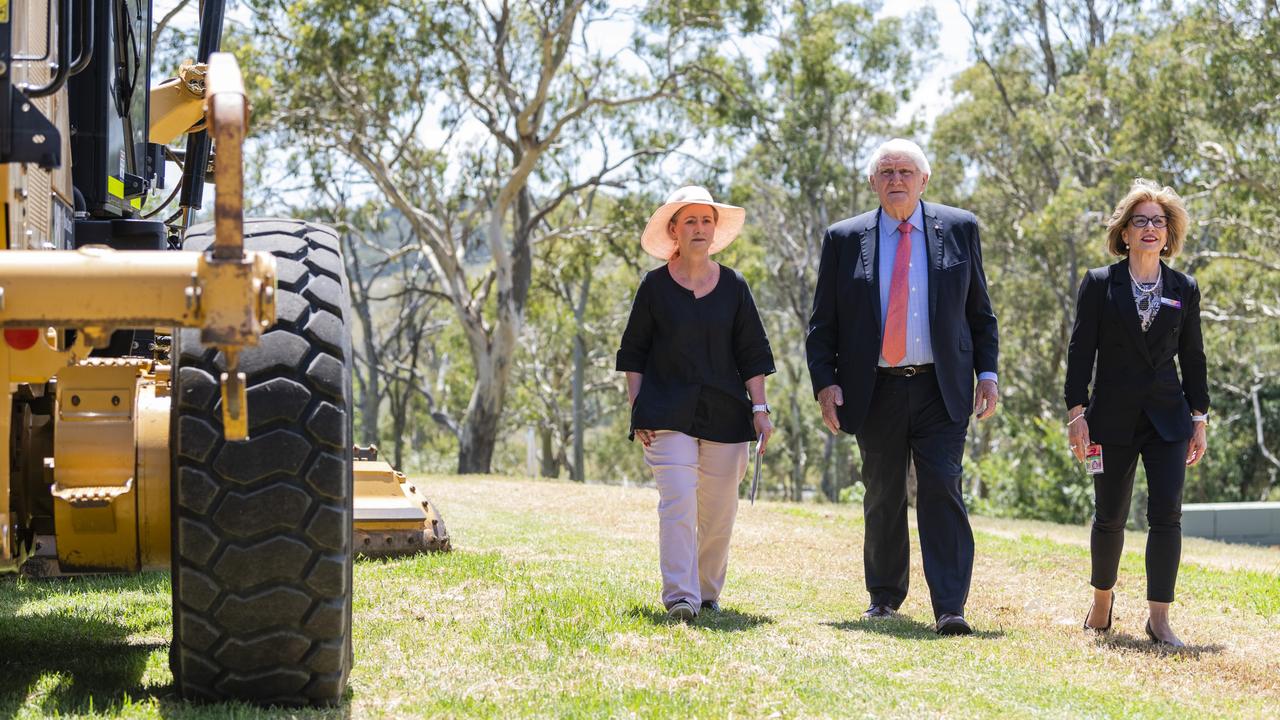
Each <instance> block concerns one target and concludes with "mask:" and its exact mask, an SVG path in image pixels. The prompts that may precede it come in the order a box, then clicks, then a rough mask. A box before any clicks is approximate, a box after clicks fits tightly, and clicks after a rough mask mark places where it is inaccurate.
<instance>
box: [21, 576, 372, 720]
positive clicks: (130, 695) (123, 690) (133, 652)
mask: <svg viewBox="0 0 1280 720" xmlns="http://www.w3.org/2000/svg"><path fill="white" fill-rule="evenodd" d="M119 593H130V594H131V595H135V596H136V595H142V596H143V599H140V600H138V601H137V603H136V604H135V603H134V602H133V599H132V598H131V599H130V601H129V603H128V605H127V606H126V607H125V608H123V609H122V608H119V607H118V603H111V602H110V600H111V597H112V596H113V595H116V594H119ZM160 601H163V603H164V605H165V606H166V612H164V613H157V612H156V607H155V605H156V604H157V602H160ZM169 602H170V600H169V580H168V576H167V575H166V574H163V573H145V574H141V575H127V576H126V575H121V576H92V577H83V576H82V577H60V578H42V579H33V578H21V579H19V578H16V577H13V576H9V577H0V720H3V719H6V718H12V717H15V716H17V715H20V714H21V715H28V716H29V715H32V714H36V715H40V716H66V715H87V714H103V715H118V714H121V713H126V712H129V711H130V709H131V707H132V708H133V709H132V712H133V713H136V712H138V710H137V709H136V707H133V706H138V705H142V706H146V705H150V704H151V703H152V702H155V703H156V709H157V710H158V711H159V713H160V715H161V716H162V717H165V718H183V717H196V718H210V717H215V718H216V717H273V716H281V717H290V718H299V717H305V718H313V717H324V718H344V717H349V716H350V706H349V705H348V704H347V703H346V702H344V704H343V705H342V706H340V707H337V708H327V709H316V710H310V709H307V710H298V709H277V708H261V707H257V706H254V705H247V704H244V703H238V702H236V703H208V704H198V703H189V702H187V701H185V700H183V699H181V698H180V697H179V696H178V694H177V691H176V689H175V688H174V686H173V684H172V682H169V683H166V684H154V683H146V684H144V681H143V678H144V676H145V675H146V672H147V667H148V664H153V661H152V656H153V655H154V654H155V653H156V652H157V651H160V652H164V651H166V650H167V649H168V647H169V641H168V640H169V636H170V633H171V629H170V624H169V618H170V615H169V613H168V611H167V606H168V604H169ZM108 603H110V604H109V605H108ZM104 606H107V607H110V609H109V610H104ZM113 613H118V615H117V614H113ZM161 662H162V663H164V664H166V665H167V664H168V657H167V653H165V657H164V659H163V660H162V661H161ZM349 695H350V694H349V693H348V697H349ZM131 714H132V713H131Z"/></svg>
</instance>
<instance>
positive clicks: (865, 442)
mask: <svg viewBox="0 0 1280 720" xmlns="http://www.w3.org/2000/svg"><path fill="white" fill-rule="evenodd" d="M968 427H969V419H968V418H967V417H966V418H965V419H964V420H961V421H959V422H956V421H955V420H952V419H951V416H950V415H948V414H947V408H946V405H945V403H944V402H943V400H942V393H941V392H940V391H939V389H938V382H937V379H936V377H935V376H934V374H933V373H926V374H923V375H916V376H915V377H910V378H906V377H895V376H892V375H877V376H876V386H875V391H874V392H873V393H872V395H871V409H870V412H869V413H868V415H867V420H866V422H865V423H863V425H862V430H861V431H860V432H859V433H858V435H857V437H858V448H859V450H861V452H862V474H863V480H864V482H865V483H866V486H867V493H866V497H865V499H864V501H863V508H862V512H863V516H864V518H865V519H866V543H865V545H864V546H863V547H864V549H863V558H862V560H863V566H864V568H865V571H866V581H867V592H869V593H870V594H871V602H872V603H877V604H884V605H888V606H890V607H892V608H894V609H897V608H898V607H899V606H901V605H902V601H903V600H905V599H906V597H907V582H908V578H909V570H910V544H909V542H908V536H907V463H908V458H910V460H911V461H912V462H914V463H915V467H916V481H917V483H916V484H917V494H916V521H917V525H918V527H919V529H920V551H921V555H922V556H923V560H924V577H925V581H926V582H927V583H928V584H929V597H930V599H931V600H932V602H933V613H934V617H935V619H936V618H937V617H940V616H941V615H943V614H944V613H956V614H963V613H964V605H965V601H966V600H967V599H968V597H969V579H970V577H971V576H972V575H973V530H972V529H971V528H970V527H969V514H968V512H967V511H966V510H965V507H964V499H963V497H962V496H961V494H960V478H961V467H960V461H961V458H962V457H963V456H964V441H965V433H966V432H967V430H968Z"/></svg>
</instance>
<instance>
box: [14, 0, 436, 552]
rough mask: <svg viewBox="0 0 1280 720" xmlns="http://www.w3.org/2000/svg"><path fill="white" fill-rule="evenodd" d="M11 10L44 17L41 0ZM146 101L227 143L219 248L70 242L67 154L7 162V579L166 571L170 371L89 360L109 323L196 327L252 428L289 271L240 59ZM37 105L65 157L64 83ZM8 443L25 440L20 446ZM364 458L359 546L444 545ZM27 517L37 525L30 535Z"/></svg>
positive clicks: (405, 496) (158, 133)
mask: <svg viewBox="0 0 1280 720" xmlns="http://www.w3.org/2000/svg"><path fill="white" fill-rule="evenodd" d="M0 2H3V0H0ZM10 8H11V10H12V11H13V12H14V13H15V15H16V14H21V13H23V12H26V13H42V14H41V15H40V17H41V18H45V17H49V14H48V13H47V7H46V3H45V2H43V0H37V2H32V3H25V4H18V5H12V4H11V5H10ZM15 19H16V20H17V21H19V22H15V24H14V27H15V28H19V27H39V28H40V30H41V31H40V32H39V33H27V34H25V35H24V34H23V33H22V32H15V33H14V35H13V37H14V42H15V50H17V51H21V52H23V53H25V54H27V55H39V54H41V53H43V52H44V51H45V50H46V49H47V48H45V47H44V46H43V45H42V44H41V43H43V42H44V39H45V34H44V25H43V24H41V23H31V22H28V23H25V25H24V24H23V23H22V22H20V21H21V18H15ZM42 22H43V21H42ZM37 35H38V36H39V37H36V36H37ZM13 72H15V73H28V74H30V77H29V78H28V77H24V78H18V79H20V80H23V79H25V80H27V81H28V82H30V83H32V84H39V83H43V82H46V81H47V80H48V77H47V76H48V72H47V70H44V69H43V68H41V67H40V63H25V64H21V65H20V64H16V63H15V65H14V67H13ZM151 98H152V104H151V127H150V128H149V132H150V137H151V138H152V140H153V141H158V142H166V141H168V140H172V139H173V137H174V136H175V135H181V134H183V133H187V132H193V131H196V130H201V129H205V128H207V129H208V130H209V132H210V134H211V135H212V136H213V138H214V139H215V142H216V144H217V148H218V154H217V158H218V159H217V163H216V168H215V173H216V183H215V186H216V195H215V204H214V225H215V239H214V243H213V246H212V248H211V249H210V250H209V251H207V252H203V253H199V252H181V251H162V250H154V251H116V250H112V249H109V248H106V247H103V246H88V247H84V248H81V249H79V250H68V249H67V248H68V247H70V242H69V240H68V238H69V237H70V235H71V233H72V227H71V223H72V222H73V220H72V216H71V194H72V193H71V173H70V169H69V163H65V162H64V163H63V164H62V166H61V167H57V168H52V169H48V170H46V169H41V168H40V167H37V166H36V165H34V164H29V163H8V164H0V202H2V203H3V210H4V212H3V214H2V215H0V218H2V219H3V220H2V221H3V227H2V228H0V244H2V245H3V248H2V249H0V330H3V339H2V340H0V378H2V379H4V380H5V381H6V387H7V389H8V392H7V393H5V394H4V395H3V397H4V398H5V401H4V402H3V404H2V405H0V457H9V458H10V459H11V462H10V467H9V468H0V572H5V571H15V570H17V569H19V568H20V567H21V566H22V565H23V563H24V562H26V561H27V560H29V559H30V560H32V561H33V565H31V566H29V567H32V568H34V571H36V572H104V571H122V572H132V571H138V570H144V569H166V568H168V567H169V566H170V559H171V558H170V553H171V550H170V543H171V530H172V528H171V517H170V513H171V510H170V508H171V499H170V481H171V478H170V467H171V454H172V452H173V447H172V442H173V440H172V437H171V422H170V419H171V414H172V407H171V388H172V378H171V377H170V375H171V371H170V365H169V362H168V359H167V357H165V356H161V355H157V356H156V357H154V358H151V359H148V358H97V357H93V356H92V355H91V354H92V351H93V350H94V349H95V348H101V347H104V346H106V345H107V344H108V343H109V341H110V339H111V337H112V333H113V332H114V331H116V330H121V329H152V330H155V331H156V333H157V334H158V335H170V334H172V333H173V332H174V331H175V330H176V329H179V328H198V329H200V340H201V342H202V343H203V344H205V345H209V346H213V347H216V348H217V349H218V350H219V351H220V352H221V353H222V354H223V356H224V357H225V358H226V361H227V366H228V367H227V372H225V373H223V374H222V377H221V378H219V385H220V391H221V398H222V403H221V405H222V421H223V423H222V425H223V431H224V434H225V435H226V438H227V439H228V440H243V439H247V438H248V428H249V425H248V415H247V396H246V390H245V378H244V374H243V373H240V372H238V370H237V362H238V357H239V354H240V352H241V351H242V350H243V349H244V348H246V347H248V346H251V345H254V344H256V343H257V342H258V339H259V337H260V335H261V334H262V333H263V332H265V331H266V330H267V329H269V328H270V327H271V325H272V324H273V323H274V322H275V316H276V305H275V298H276V292H277V279H276V277H277V276H276V262H275V258H274V257H273V256H272V255H271V254H269V253H262V252H250V251H245V249H244V245H243V214H242V208H243V172H242V155H241V147H242V144H243V141H244V137H245V133H246V127H247V118H248V105H247V103H246V101H245V95H244V87H243V83H242V80H241V78H240V74H239V69H238V67H237V66H236V64H235V61H234V59H232V58H231V56H229V55H225V54H214V55H213V56H212V57H211V58H210V61H209V63H208V65H207V66H206V65H186V66H183V68H182V71H181V72H180V74H179V77H178V78H175V79H173V80H172V81H166V82H165V83H162V84H161V85H160V86H158V87H157V88H155V89H154V90H153V91H152V94H151ZM33 104H34V105H36V106H37V107H38V108H39V109H40V110H41V112H42V113H44V115H45V116H47V117H48V118H50V119H51V121H52V122H53V124H54V125H55V126H56V127H57V128H58V129H59V131H60V134H61V138H62V140H61V142H62V144H63V152H62V157H64V158H67V157H69V156H70V152H69V148H68V147H67V138H69V137H70V128H69V123H68V120H67V118H68V112H67V97H66V90H65V88H64V89H62V90H59V91H58V92H56V93H54V94H52V95H50V96H49V97H46V98H41V99H39V100H35V101H33ZM32 408H41V409H42V411H41V412H33V411H32ZM14 438H16V439H17V442H18V443H19V444H18V445H17V446H16V447H11V444H12V442H13V440H14ZM370 453H372V454H370ZM359 456H360V457H364V458H366V459H362V460H358V461H357V464H356V467H355V468H354V477H355V500H354V502H355V516H354V518H353V520H354V523H355V527H354V529H353V531H354V533H355V535H356V543H355V549H356V552H362V553H364V554H369V555H393V554H403V553H412V552H421V551H423V550H440V549H447V548H448V546H449V542H448V536H447V534H446V533H445V531H444V525H443V523H442V522H441V521H440V517H439V514H438V513H437V512H436V511H435V509H434V508H433V507H431V505H430V504H429V503H428V502H427V501H426V499H425V498H424V497H422V496H421V494H420V493H419V492H418V490H417V488H416V487H415V486H414V485H413V484H411V483H409V482H408V481H407V480H406V479H405V477H404V476H403V475H402V474H400V473H398V472H396V471H395V470H394V469H392V468H391V467H390V466H389V465H387V464H386V463H385V462H380V461H377V460H376V451H366V454H362V455H359ZM42 503H46V504H47V505H42ZM49 512H51V514H52V517H53V522H52V527H46V528H42V529H37V530H31V529H30V527H29V525H28V523H29V521H31V519H32V518H33V517H35V516H36V515H41V514H42V513H49ZM42 516H43V515H42ZM20 528H28V529H27V530H25V531H24V535H23V537H19V536H18V532H17V531H18V530H19V529H20Z"/></svg>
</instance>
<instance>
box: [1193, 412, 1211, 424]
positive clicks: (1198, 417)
mask: <svg viewBox="0 0 1280 720" xmlns="http://www.w3.org/2000/svg"><path fill="white" fill-rule="evenodd" d="M1191 422H1193V423H1198V422H1202V423H1207V422H1209V413H1205V414H1204V415H1192V416H1191Z"/></svg>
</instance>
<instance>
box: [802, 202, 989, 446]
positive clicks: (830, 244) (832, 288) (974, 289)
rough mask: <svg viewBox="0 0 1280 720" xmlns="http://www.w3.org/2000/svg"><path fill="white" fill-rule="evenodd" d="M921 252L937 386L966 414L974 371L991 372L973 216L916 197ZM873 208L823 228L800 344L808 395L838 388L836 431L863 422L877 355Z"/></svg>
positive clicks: (950, 409)
mask: <svg viewBox="0 0 1280 720" xmlns="http://www.w3.org/2000/svg"><path fill="white" fill-rule="evenodd" d="M921 206H922V208H923V212H924V224H925V227H924V228H923V230H924V235H925V240H926V243H927V245H928V257H929V332H930V335H931V337H932V340H933V359H934V365H935V371H936V373H937V379H938V387H939V388H940V389H941V391H942V399H943V401H944V402H945V403H946V406H947V413H948V414H949V415H950V416H951V418H952V419H953V420H955V421H957V422H958V421H960V420H962V419H964V418H966V417H968V416H969V414H970V413H971V412H972V411H973V383H974V376H975V374H976V373H980V372H997V369H996V366H997V359H998V356H999V338H998V335H997V331H996V316H995V313H994V312H992V310H991V299H990V298H989V297H988V295H987V279H986V275H985V274H984V273H983V270H982V249H981V245H980V242H979V238H978V219H977V218H976V217H974V215H973V213H971V212H969V211H967V210H961V209H959V208H953V207H948V206H946V205H935V204H933V203H921ZM879 218H880V210H879V209H877V210H872V211H871V212H867V213H863V214H862V215H859V216H857V217H855V218H850V219H848V220H843V221H841V222H838V223H836V224H835V225H832V226H831V227H829V228H827V232H826V236H825V237H823V239H822V259H821V261H820V263H819V265H818V282H817V287H816V288H815V289H814V293H813V313H812V314H811V315H810V317H809V334H808V337H807V339H806V341H805V349H806V353H807V355H808V360H809V379H810V381H812V383H813V392H814V395H815V396H816V395H817V393H818V391H819V390H821V389H822V388H824V387H827V386H828V385H839V386H840V389H841V391H842V392H843V393H844V405H843V406H841V407H840V408H838V409H837V410H838V413H837V414H838V416H839V418H840V428H841V429H842V430H844V431H845V432H849V433H856V432H858V430H860V429H861V428H862V423H863V421H865V420H866V417H867V408H868V407H869V406H870V404H871V393H872V391H873V390H874V389H875V382H876V365H877V364H878V363H879V361H880V345H881V330H882V328H881V327H880V285H879V278H878V277H876V276H877V275H878V272H877V269H878V267H879V260H878V259H877V254H878V252H879V245H880V243H879V238H880V233H879V229H878V223H879Z"/></svg>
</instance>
